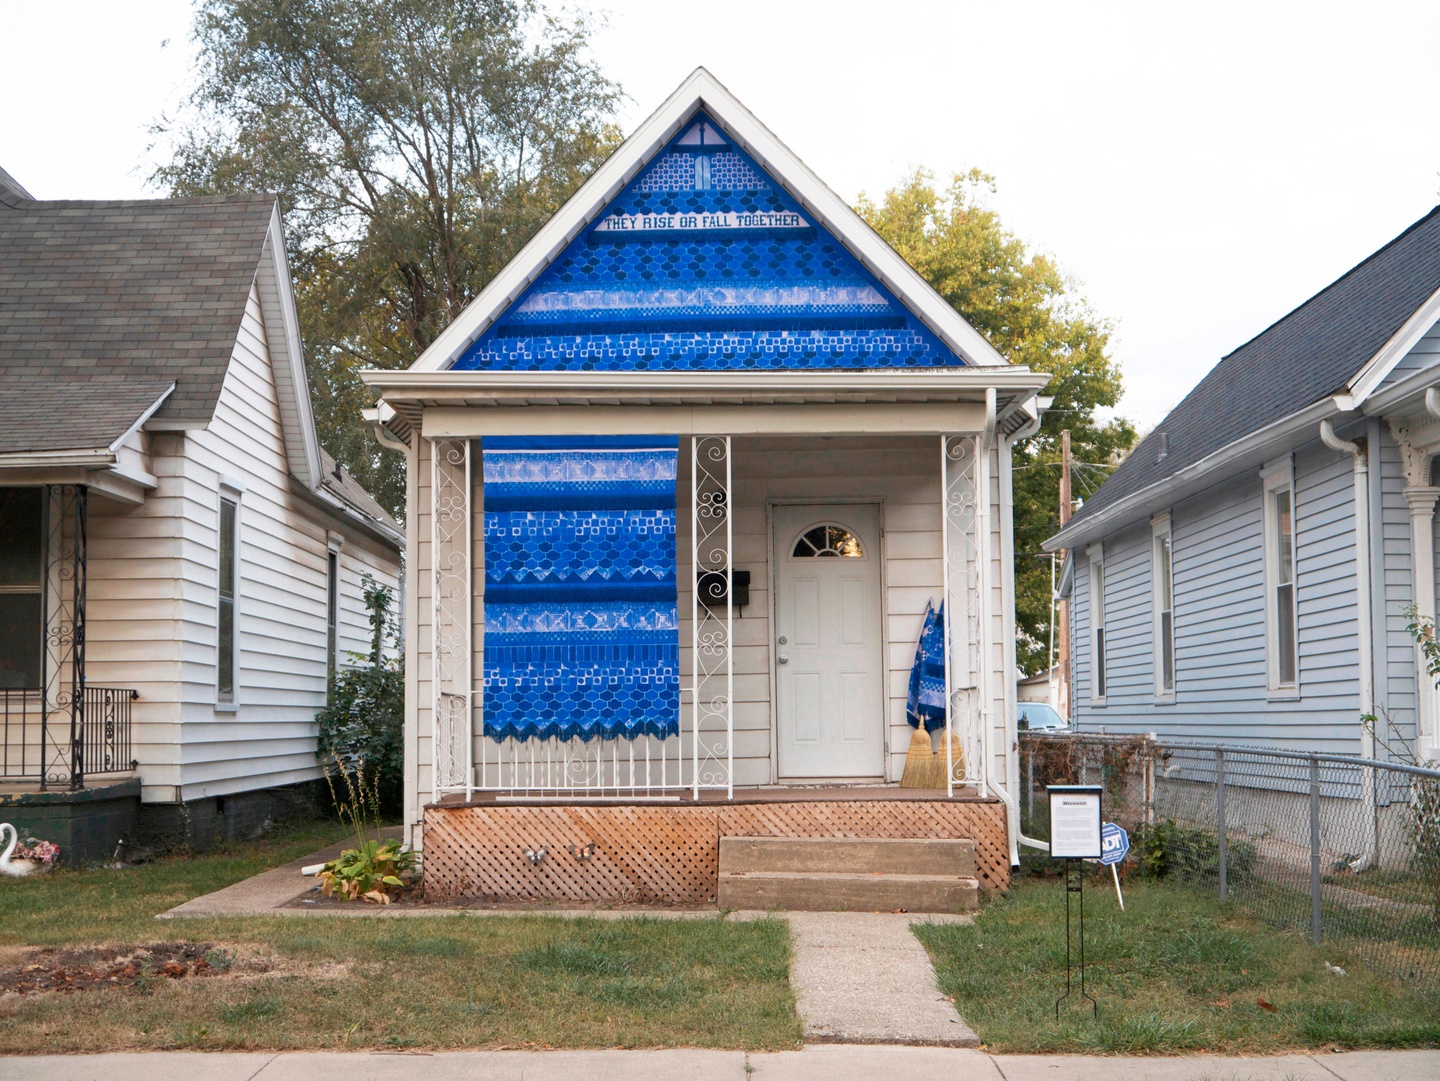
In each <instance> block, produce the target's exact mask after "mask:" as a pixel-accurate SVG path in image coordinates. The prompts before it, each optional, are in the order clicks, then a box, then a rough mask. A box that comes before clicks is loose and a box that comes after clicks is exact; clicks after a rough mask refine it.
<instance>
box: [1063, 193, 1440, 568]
mask: <svg viewBox="0 0 1440 1081" xmlns="http://www.w3.org/2000/svg"><path fill="white" fill-rule="evenodd" d="M1437 293H1440V207H1436V208H1435V209H1434V210H1432V211H1431V212H1430V213H1429V214H1427V215H1426V216H1425V217H1423V218H1421V219H1420V220H1419V221H1418V222H1416V223H1415V224H1414V225H1412V226H1410V227H1409V228H1408V229H1406V230H1405V231H1404V232H1403V233H1401V234H1400V235H1399V236H1398V237H1396V238H1395V239H1394V240H1392V241H1390V243H1388V244H1386V245H1385V246H1384V247H1383V248H1381V249H1380V250H1379V251H1377V252H1375V253H1374V254H1373V255H1370V256H1369V257H1368V258H1366V259H1365V260H1364V261H1363V262H1361V263H1360V264H1359V265H1358V266H1355V267H1353V268H1352V269H1350V270H1348V271H1347V272H1346V273H1345V274H1343V275H1341V276H1340V277H1339V278H1338V279H1336V280H1335V281H1334V282H1332V283H1331V284H1330V285H1327V286H1326V287H1325V288H1324V289H1322V290H1320V292H1318V293H1316V294H1315V295H1314V296H1313V297H1311V298H1310V299H1309V300H1307V301H1306V302H1305V303H1303V304H1301V305H1300V306H1299V307H1298V308H1296V309H1295V310H1294V311H1292V312H1290V313H1289V314H1288V315H1285V316H1284V317H1283V318H1281V319H1279V320H1278V321H1276V322H1275V323H1274V324H1272V325H1271V326H1270V327H1268V328H1267V329H1266V330H1265V331H1263V332H1262V333H1260V334H1258V335H1256V336H1255V337H1254V338H1252V339H1250V341H1248V342H1246V343H1245V344H1244V345H1242V346H1240V348H1238V349H1236V350H1235V351H1234V352H1232V353H1229V354H1227V355H1226V356H1225V357H1224V358H1223V359H1222V360H1221V361H1220V363H1219V364H1217V365H1215V367H1214V368H1212V369H1211V370H1210V372H1209V374H1207V375H1206V376H1205V378H1204V379H1202V380H1201V381H1200V383H1199V384H1198V385H1197V386H1196V387H1195V389H1194V390H1192V391H1191V392H1190V393H1189V394H1187V395H1186V396H1185V398H1184V400H1183V401H1181V403H1180V404H1179V405H1177V406H1176V407H1175V408H1174V409H1173V410H1171V411H1170V414H1169V415H1168V416H1167V417H1166V418H1165V419H1164V420H1163V421H1161V423H1160V424H1159V425H1158V426H1157V427H1156V428H1155V430H1154V431H1152V432H1151V433H1150V434H1149V435H1148V436H1146V437H1145V439H1144V440H1142V441H1141V443H1140V445H1139V446H1137V447H1136V448H1135V449H1134V450H1133V451H1132V452H1131V453H1130V455H1129V457H1127V458H1126V459H1125V461H1124V462H1122V463H1121V465H1120V467H1119V468H1118V469H1116V470H1115V472H1114V473H1113V474H1112V475H1111V476H1110V477H1109V479H1108V480H1106V481H1105V483H1104V484H1102V485H1101V486H1100V487H1099V488H1098V489H1097V490H1096V491H1095V493H1094V494H1093V495H1091V496H1090V498H1089V499H1087V500H1085V502H1084V504H1083V505H1082V506H1081V507H1080V509H1079V511H1077V512H1076V514H1075V516H1074V517H1073V518H1072V519H1071V520H1070V523H1069V524H1068V525H1067V526H1066V528H1065V530H1064V531H1062V533H1057V534H1056V536H1055V537H1054V538H1052V539H1051V541H1048V542H1047V543H1046V547H1047V548H1059V547H1065V546H1066V544H1065V543H1063V541H1064V539H1065V537H1067V536H1069V537H1074V536H1076V535H1077V533H1078V532H1079V529H1080V527H1083V526H1084V525H1085V524H1086V523H1087V522H1089V521H1091V520H1093V518H1094V517H1095V515H1097V514H1099V513H1100V512H1101V511H1103V510H1105V509H1107V508H1111V507H1115V506H1116V505H1117V504H1119V503H1120V502H1121V501H1122V500H1125V499H1128V498H1132V497H1137V496H1139V494H1140V493H1141V492H1143V491H1145V490H1146V489H1147V488H1150V487H1152V486H1154V485H1156V484H1159V483H1160V482H1162V481H1164V480H1166V479H1167V478H1170V477H1172V476H1175V475H1176V474H1178V473H1180V472H1181V471H1182V470H1186V469H1189V468H1194V467H1199V466H1200V464H1201V463H1203V462H1204V461H1205V459H1207V458H1209V457H1210V456H1212V455H1215V454H1217V453H1218V452H1220V451H1222V450H1224V449H1225V448H1226V447H1229V446H1231V445H1232V444H1235V443H1237V442H1238V441H1240V440H1243V439H1245V438H1246V437H1250V436H1253V435H1255V434H1257V433H1260V432H1261V431H1263V430H1264V429H1266V428H1267V427H1269V426H1271V425H1274V424H1275V423H1276V422H1278V421H1281V420H1283V419H1284V418H1287V417H1291V416H1293V415H1295V414H1297V413H1300V412H1302V411H1304V410H1306V409H1307V408H1308V407H1311V406H1315V405H1317V404H1318V403H1321V402H1324V401H1325V400H1326V399H1328V398H1331V397H1334V396H1336V395H1345V396H1349V398H1350V400H1349V402H1348V403H1347V404H1348V405H1349V406H1350V407H1358V406H1359V404H1360V402H1359V400H1357V397H1356V395H1357V394H1358V391H1359V389H1360V388H1359V383H1360V381H1361V380H1362V379H1363V381H1364V382H1365V383H1366V384H1367V385H1368V386H1369V387H1371V388H1373V386H1374V385H1375V384H1376V383H1378V380H1379V377H1381V376H1383V374H1384V372H1383V371H1382V370H1380V369H1379V366H1378V365H1377V364H1376V363H1375V362H1376V361H1377V360H1379V359H1384V358H1386V357H1388V358H1389V359H1390V362H1391V363H1392V364H1393V363H1394V361H1397V360H1398V359H1399V358H1400V356H1401V355H1403V353H1404V351H1405V348H1397V346H1402V345H1403V343H1404V341H1409V340H1410V339H1411V338H1412V337H1418V334H1419V333H1424V330H1425V329H1427V328H1428V323H1433V322H1434V317H1435V313H1434V312H1433V311H1431V309H1433V308H1434V304H1433V301H1434V299H1435V298H1436V294H1437ZM1427 312H1428V313H1429V314H1428V322H1427V323H1426V326H1420V325H1419V321H1417V320H1416V319H1415V316H1416V315H1417V313H1420V314H1424V313H1427ZM1407 348H1408V347H1407ZM1387 370H1388V369H1387ZM1339 411H1340V410H1339V409H1338V408H1337V409H1336V410H1335V412H1339ZM1136 513H1137V514H1139V513H1141V511H1140V510H1139V509H1138V508H1137V511H1136Z"/></svg>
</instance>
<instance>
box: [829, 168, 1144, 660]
mask: <svg viewBox="0 0 1440 1081" xmlns="http://www.w3.org/2000/svg"><path fill="white" fill-rule="evenodd" d="M994 190H995V181H994V180H993V178H991V177H989V176H987V175H986V174H984V173H982V172H980V171H979V170H976V169H972V170H971V171H970V172H968V173H965V174H960V175H956V176H954V177H953V178H952V179H951V181H950V185H949V187H947V188H945V189H943V190H940V189H938V188H937V187H936V184H935V179H934V177H933V175H932V174H930V173H929V172H926V171H925V170H923V169H919V170H916V171H915V172H914V173H912V174H911V175H910V176H908V177H906V178H905V180H904V181H903V182H902V183H901V184H900V185H899V186H898V187H895V188H892V189H891V190H890V191H888V192H886V193H885V198H884V199H883V200H882V201H881V202H880V203H878V204H877V203H874V202H872V201H871V200H870V199H868V198H867V197H866V196H864V195H861V197H860V200H859V206H858V207H857V209H858V210H859V212H860V215H861V216H862V217H863V218H864V219H865V220H866V221H867V222H869V223H870V225H871V226H872V227H873V228H874V229H875V231H876V232H878V233H879V234H880V235H881V236H883V237H884V238H885V239H886V240H887V241H889V242H890V245H891V246H892V247H893V248H894V249H895V250H896V251H897V252H899V253H900V254H901V255H903V256H904V257H905V258H906V259H907V260H908V261H909V262H910V265H911V266H913V267H914V268H915V269H916V270H917V271H919V272H920V274H921V276H922V277H924V278H925V280H926V281H928V282H929V283H930V284H931V285H933V286H934V287H935V289H936V290H937V291H938V292H939V293H940V295H941V296H942V297H944V298H945V299H946V300H947V301H948V302H949V303H950V304H951V305H952V306H953V307H954V308H955V310H956V311H958V312H959V313H960V314H961V315H963V316H964V317H965V318H966V319H967V320H968V321H969V323H970V325H971V326H973V327H974V328H975V329H976V330H978V331H980V333H982V334H983V335H985V337H986V339H987V340H988V341H989V342H990V344H991V345H993V346H994V347H995V348H996V349H997V350H999V351H1000V353H1001V354H1002V355H1004V356H1005V357H1006V358H1007V359H1009V360H1011V361H1012V362H1014V363H1016V364H1027V365H1029V366H1030V367H1031V368H1033V369H1035V370H1036V371H1043V372H1050V373H1051V374H1052V376H1053V378H1052V379H1051V381H1050V384H1049V385H1048V386H1047V387H1046V388H1045V390H1044V393H1045V394H1046V395H1053V396H1054V398H1055V401H1054V404H1053V405H1052V406H1051V408H1050V409H1049V410H1048V411H1047V412H1046V414H1045V418H1044V421H1043V423H1042V424H1041V426H1040V430H1039V431H1038V432H1036V434H1035V435H1033V436H1031V437H1030V438H1029V439H1028V440H1025V441H1024V442H1023V443H1021V444H1020V445H1019V446H1017V447H1016V448H1015V456H1014V465H1015V484H1014V493H1015V617H1016V622H1017V624H1018V630H1019V634H1018V636H1017V651H1016V659H1017V662H1018V664H1019V665H1020V668H1021V670H1022V671H1024V672H1026V673H1034V672H1039V671H1043V670H1044V668H1045V666H1046V664H1047V662H1048V656H1049V653H1048V648H1049V626H1050V561H1049V558H1048V557H1045V556H1044V554H1043V553H1042V552H1041V549H1040V544H1041V542H1042V541H1044V540H1045V539H1046V538H1047V537H1049V536H1050V535H1051V534H1052V533H1054V532H1055V530H1056V529H1058V528H1059V518H1058V507H1059V489H1060V469H1059V462H1060V431H1061V429H1064V428H1068V429H1070V433H1071V445H1072V448H1073V453H1074V456H1075V458H1076V459H1077V460H1078V461H1080V462H1082V463H1085V464H1084V465H1083V466H1081V467H1080V469H1079V470H1078V472H1077V477H1076V494H1078V495H1081V496H1083V495H1084V494H1085V492H1087V491H1093V490H1094V489H1095V488H1096V487H1098V486H1099V483H1100V482H1101V481H1102V480H1103V479H1104V476H1105V475H1106V474H1107V473H1108V472H1109V467H1112V466H1114V465H1115V464H1118V462H1119V461H1120V459H1121V458H1122V457H1123V456H1124V455H1125V453H1126V452H1128V451H1129V449H1130V448H1131V446H1133V445H1134V443H1135V435H1136V433H1135V429H1134V427H1133V426H1132V425H1131V424H1130V422H1129V421H1127V420H1124V419H1121V418H1114V419H1111V420H1101V419H1100V418H1098V417H1097V416H1096V410H1097V409H1099V408H1101V407H1113V406H1114V405H1115V404H1116V403H1117V402H1118V401H1119V400H1120V369H1119V367H1118V365H1116V363H1115V362H1114V361H1113V360H1111V359H1110V357H1109V356H1108V355H1107V352H1106V350H1107V348H1108V346H1109V339H1110V327H1109V325H1108V324H1107V323H1106V322H1105V321H1104V320H1103V319H1101V318H1099V317H1098V316H1097V315H1096V314H1095V313H1094V312H1093V311H1091V310H1090V308H1089V306H1088V305H1087V304H1086V303H1085V301H1084V300H1083V299H1082V298H1081V297H1080V296H1079V295H1078V291H1077V287H1076V284H1075V283H1074V282H1073V281H1071V280H1070V279H1068V278H1066V277H1065V276H1064V275H1063V274H1061V273H1060V271H1059V269H1058V268H1057V267H1056V265H1055V264H1054V262H1052V261H1051V260H1050V259H1049V258H1048V257H1046V256H1044V255H1038V254H1031V253H1030V252H1028V251H1027V250H1026V248H1025V244H1024V243H1023V242H1022V241H1021V240H1020V239H1019V238H1018V237H1016V236H1015V235H1014V234H1013V233H1010V232H1008V231H1007V230H1006V229H1005V227H1004V226H1003V225H1002V224H1001V221H1000V218H999V216H998V215H997V214H996V213H995V212H994V211H993V210H991V209H989V208H988V207H987V206H986V205H985V202H984V198H985V194H986V193H987V192H993V191H994Z"/></svg>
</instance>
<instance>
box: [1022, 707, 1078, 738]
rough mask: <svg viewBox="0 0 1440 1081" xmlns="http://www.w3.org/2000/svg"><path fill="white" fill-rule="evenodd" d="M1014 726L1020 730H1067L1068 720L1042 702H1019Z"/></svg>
mask: <svg viewBox="0 0 1440 1081" xmlns="http://www.w3.org/2000/svg"><path fill="white" fill-rule="evenodd" d="M1015 710H1016V723H1015V727H1016V728H1018V729H1019V730H1020V731H1021V732H1068V731H1070V722H1069V721H1067V720H1066V719H1065V718H1064V717H1062V716H1060V714H1059V713H1057V712H1055V709H1054V707H1052V706H1048V705H1046V704H1045V703H1044V702H1020V703H1018V704H1017V705H1016V707H1015Z"/></svg>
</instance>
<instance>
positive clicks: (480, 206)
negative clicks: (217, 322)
mask: <svg viewBox="0 0 1440 1081" xmlns="http://www.w3.org/2000/svg"><path fill="white" fill-rule="evenodd" d="M589 33H590V29H589V26H588V24H587V23H586V21H585V19H584V18H583V17H582V16H578V15H577V16H573V17H569V16H567V17H564V18H561V17H556V16H550V15H548V14H546V13H545V12H544V11H543V10H542V9H540V8H539V7H537V6H536V5H534V4H532V3H526V2H520V0H373V2H371V3H361V4H356V3H348V2H343V0H201V3H200V5H199V7H198V10H197V12H196V15H195V23H194V36H195V39H196V41H197V42H198V44H199V74H198V81H197V83H196V85H195V86H194V87H193V89H192V91H191V94H190V96H189V98H188V99H187V101H186V104H185V108H184V110H183V112H182V114H181V116H180V118H179V119H178V120H175V121H171V120H169V119H161V120H160V121H158V122H157V123H156V124H155V125H154V126H153V127H152V133H153V134H154V135H155V136H156V137H157V141H158V143H159V144H160V146H161V148H162V149H161V152H162V153H165V152H168V154H169V159H170V160H169V162H168V163H167V164H163V165H160V166H158V167H157V168H156V169H155V171H154V172H153V173H152V174H151V181H152V182H153V183H155V184H156V185H157V186H159V187H161V188H163V189H165V190H166V191H168V192H169V193H170V194H172V195H208V194H218V193H228V192H241V191H246V192H255V191H273V192H276V193H278V194H279V196H280V200H281V204H282V206H283V208H284V210H285V228H286V236H287V247H288V249H289V255H290V261H291V266H292V269H293V272H294V281H295V293H296V300H297V304H298V306H299V309H300V329H301V333H302V335H303V337H304V339H305V347H306V357H307V363H308V365H309V370H310V380H311V385H312V391H313V398H314V406H315V417H316V424H317V427H318V428H319V431H320V440H321V442H322V443H323V444H324V445H325V446H326V448H327V449H328V450H329V451H330V452H331V453H332V454H333V455H334V456H335V457H336V458H337V459H338V460H339V461H340V462H342V463H343V464H344V465H345V466H346V467H347V468H348V469H349V470H350V471H351V473H353V474H354V475H355V477H356V479H358V480H359V481H360V482H361V483H362V484H364V485H365V486H366V487H367V488H368V489H369V490H370V492H371V493H372V494H373V495H374V496H375V497H376V499H377V500H379V502H380V503H381V505H383V506H384V507H386V509H387V510H389V511H390V512H391V513H393V514H396V515H400V514H403V512H404V505H405V499H404V496H405V482H404V474H403V466H402V464H401V462H400V459H399V456H398V455H396V454H395V453H394V452H389V451H385V450H382V449H381V448H380V447H379V446H378V445H377V444H376V443H375V441H374V439H373V438H372V437H371V436H370V435H369V433H368V432H367V431H366V430H365V428H364V426H363V423H362V421H361V418H360V409H362V408H365V407H368V406H369V405H370V404H371V401H372V399H371V396H370V394H369V393H368V391H366V389H365V388H364V386H363V385H362V384H361V383H360V381H359V378H358V376H357V374H356V373H357V372H358V371H359V370H360V369H362V368H400V367H405V366H408V365H409V364H410V363H411V362H412V361H413V360H414V359H415V358H416V357H417V356H419V354H420V352H421V351H422V350H423V349H424V348H425V347H426V346H427V345H428V344H429V343H430V342H432V341H434V340H435V337H436V336H437V335H438V334H439V333H440V332H441V331H442V330H443V329H444V328H445V327H446V326H447V325H448V324H449V323H450V321H451V320H452V319H454V318H455V316H456V315H458V314H459V313H460V311H461V309H463V308H464V306H465V305H466V304H467V303H469V301H470V300H471V299H472V298H473V297H474V296H475V295H476V294H477V293H479V291H480V290H481V288H483V287H484V285H485V284H486V283H487V282H488V281H489V280H490V279H491V278H492V277H493V276H494V275H495V273H496V272H497V271H498V270H499V269H500V268H501V267H503V266H504V265H505V264H506V263H507V262H508V261H509V260H510V258H511V257H512V256H513V255H514V254H515V253H516V252H517V251H519V250H520V247H521V246H522V245H523V244H524V243H525V242H526V241H527V240H528V239H529V238H530V237H531V236H532V235H533V234H534V232H535V231H536V230H537V229H538V228H539V227H540V225H541V224H542V223H543V222H544V221H545V220H546V219H547V218H549V217H550V215H551V214H552V213H554V211H555V210H556V209H557V208H558V207H559V206H560V204H561V203H562V202H564V200H565V199H566V198H567V197H568V196H569V194H570V193H571V192H572V191H574V190H575V188H576V187H578V186H579V184H580V183H581V181H583V180H584V178H585V177H586V176H588V175H589V173H590V172H591V170H593V169H594V167H595V166H596V165H597V164H599V162H600V161H601V160H603V159H604V157H605V155H606V154H607V153H608V152H609V150H610V149H611V148H613V146H614V145H615V144H616V143H618V141H619V140H618V136H617V133H616V131H615V129H614V128H613V126H612V124H611V123H610V118H611V116H612V114H613V112H614V109H615V107H616V105H617V103H618V101H619V97H620V88H619V87H618V86H616V85H615V84H614V83H612V82H610V81H609V80H608V79H606V78H605V76H604V75H603V74H602V73H601V72H600V69H599V67H598V66H597V65H596V64H595V63H594V62H593V60H592V59H591V58H590V55H589Z"/></svg>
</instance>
